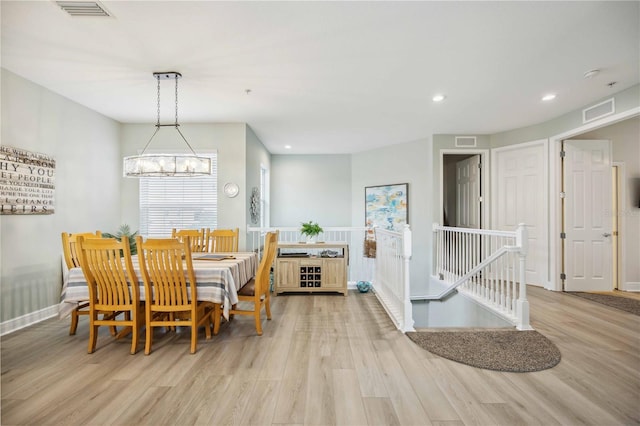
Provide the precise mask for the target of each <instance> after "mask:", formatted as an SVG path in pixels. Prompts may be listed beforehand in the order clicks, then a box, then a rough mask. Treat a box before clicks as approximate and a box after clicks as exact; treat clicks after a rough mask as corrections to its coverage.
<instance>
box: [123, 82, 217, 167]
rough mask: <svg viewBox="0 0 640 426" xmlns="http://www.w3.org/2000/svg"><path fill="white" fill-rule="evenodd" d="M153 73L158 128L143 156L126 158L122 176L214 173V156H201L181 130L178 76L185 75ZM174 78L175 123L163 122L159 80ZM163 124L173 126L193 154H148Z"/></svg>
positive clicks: (145, 147) (143, 151)
mask: <svg viewBox="0 0 640 426" xmlns="http://www.w3.org/2000/svg"><path fill="white" fill-rule="evenodd" d="M153 76H154V77H155V79H156V80H157V81H158V121H157V123H156V131H155V132H153V135H151V139H149V142H147V144H146V145H145V146H144V149H143V150H142V153H141V154H140V155H132V156H129V157H124V161H123V175H124V176H125V177H166V176H175V177H189V176H204V175H210V174H212V170H211V159H210V158H207V157H199V156H198V155H197V154H196V152H195V151H194V150H193V148H192V147H191V145H189V142H187V139H186V138H185V137H184V135H183V134H182V132H181V131H180V129H179V126H180V125H179V124H178V79H179V78H181V77H182V74H180V73H178V72H154V73H153ZM171 78H173V79H174V80H175V82H176V95H175V100H176V122H175V123H174V124H160V80H162V79H164V80H168V79H171ZM161 127H174V128H175V129H176V131H177V132H178V134H179V135H180V137H181V138H182V140H183V141H184V143H186V144H187V146H188V147H189V150H190V151H191V154H145V152H146V150H147V147H148V146H149V144H150V143H151V141H152V140H153V138H154V137H155V136H156V134H157V133H158V131H159V130H160V128H161Z"/></svg>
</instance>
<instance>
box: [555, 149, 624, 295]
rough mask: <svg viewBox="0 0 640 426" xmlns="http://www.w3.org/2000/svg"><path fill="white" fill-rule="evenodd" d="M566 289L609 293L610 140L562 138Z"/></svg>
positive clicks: (610, 249) (610, 280) (610, 224)
mask: <svg viewBox="0 0 640 426" xmlns="http://www.w3.org/2000/svg"><path fill="white" fill-rule="evenodd" d="M563 144H564V151H565V157H564V161H563V164H564V176H563V178H564V191H565V199H564V223H565V225H564V229H565V233H566V240H565V244H564V259H565V261H564V269H565V274H566V279H565V287H564V289H565V290H566V291H611V290H612V289H613V283H612V277H611V262H612V257H611V255H612V253H611V252H612V247H611V233H612V226H613V221H612V219H611V213H610V212H611V202H612V201H611V200H612V198H611V197H612V189H611V142H610V141H607V140H570V141H564V142H563Z"/></svg>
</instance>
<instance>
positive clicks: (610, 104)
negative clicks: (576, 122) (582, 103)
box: [582, 98, 616, 123]
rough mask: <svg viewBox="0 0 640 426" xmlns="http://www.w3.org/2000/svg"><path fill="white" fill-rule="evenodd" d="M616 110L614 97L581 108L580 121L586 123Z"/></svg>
mask: <svg viewBox="0 0 640 426" xmlns="http://www.w3.org/2000/svg"><path fill="white" fill-rule="evenodd" d="M614 112H616V104H615V100H614V98H611V99H607V100H606V101H604V102H600V103H599V104H596V105H594V106H591V107H589V108H586V109H583V110H582V122H583V123H588V122H590V121H593V120H597V119H598V118H602V117H606V116H607V115H611V114H613V113H614Z"/></svg>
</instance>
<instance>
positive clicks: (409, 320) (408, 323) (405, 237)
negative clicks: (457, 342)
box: [402, 224, 414, 332]
mask: <svg viewBox="0 0 640 426" xmlns="http://www.w3.org/2000/svg"><path fill="white" fill-rule="evenodd" d="M402 260H403V274H402V275H403V276H404V283H403V286H404V291H403V293H404V297H403V303H404V319H403V322H404V324H403V326H402V331H403V332H406V331H414V328H413V309H412V305H411V282H410V281H411V280H410V272H409V267H410V265H411V262H410V261H411V229H410V228H409V225H407V224H405V225H404V228H403V229H402Z"/></svg>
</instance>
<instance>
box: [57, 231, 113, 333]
mask: <svg viewBox="0 0 640 426" xmlns="http://www.w3.org/2000/svg"><path fill="white" fill-rule="evenodd" d="M78 237H84V238H102V232H100V231H96V232H95V234H94V233H91V232H79V233H76V234H69V233H67V232H63V233H62V253H63V255H64V262H65V264H66V265H67V269H71V268H79V267H80V255H79V253H78ZM80 315H89V300H86V301H83V302H80V303H78V306H77V307H76V308H75V309H74V310H73V311H71V326H70V327H69V335H71V336H72V335H74V334H76V329H77V328H78V318H79V316H80ZM112 334H115V333H112Z"/></svg>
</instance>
